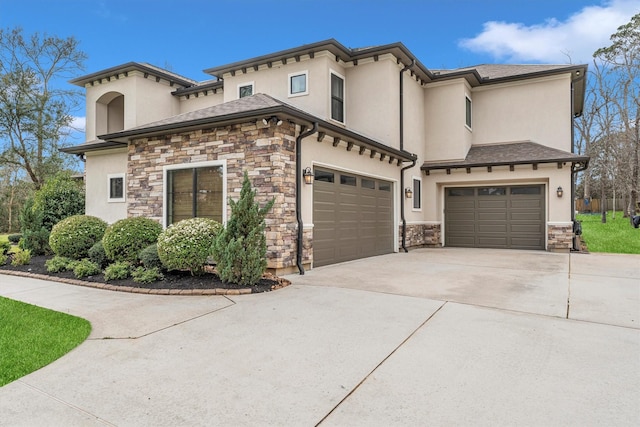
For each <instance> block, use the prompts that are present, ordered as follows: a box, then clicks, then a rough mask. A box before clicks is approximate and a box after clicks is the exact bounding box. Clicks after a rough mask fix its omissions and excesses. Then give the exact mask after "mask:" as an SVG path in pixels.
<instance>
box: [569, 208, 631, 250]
mask: <svg viewBox="0 0 640 427" xmlns="http://www.w3.org/2000/svg"><path fill="white" fill-rule="evenodd" d="M576 219H577V220H578V221H582V240H583V241H584V242H585V244H586V245H587V249H588V250H589V252H607V253H616V254H640V228H633V226H632V225H631V224H630V222H629V218H623V217H622V212H616V217H615V219H613V215H612V212H611V211H609V212H607V222H606V224H603V223H602V218H601V215H600V214H580V215H576Z"/></svg>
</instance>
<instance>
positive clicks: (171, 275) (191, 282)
mask: <svg viewBox="0 0 640 427" xmlns="http://www.w3.org/2000/svg"><path fill="white" fill-rule="evenodd" d="M50 258H51V257H50V256H34V257H31V262H30V263H29V264H28V265H20V266H13V265H11V262H10V260H8V261H7V263H6V264H5V265H0V273H7V274H12V273H13V274H18V275H26V276H29V277H37V276H43V278H47V279H49V280H53V281H61V282H65V283H72V284H80V285H83V286H91V287H99V288H104V289H111V290H123V291H126V292H140V293H161V294H178V293H180V294H199V295H201V294H214V292H206V291H209V290H216V292H215V294H220V295H222V294H236V295H237V294H240V293H260V292H269V291H273V290H276V289H280V288H282V287H285V286H288V285H289V284H290V282H289V281H288V280H286V279H282V278H279V277H276V276H273V275H270V274H265V275H264V276H263V277H262V279H261V280H260V281H259V282H258V284H256V285H254V286H252V287H250V288H247V287H244V286H239V285H235V284H232V283H223V282H222V281H221V280H220V278H219V277H218V275H217V274H215V272H207V273H204V274H203V275H200V276H192V275H191V274H190V273H189V272H183V271H169V272H166V271H165V272H163V274H164V279H163V280H159V281H157V282H153V283H137V282H134V281H133V279H131V278H129V279H124V280H111V281H109V282H105V280H104V275H103V274H102V273H101V274H97V275H95V276H89V277H83V278H82V279H77V278H76V277H75V276H74V274H73V272H72V271H65V272H61V273H49V272H48V271H47V267H46V266H45V262H46V261H47V260H48V259H50ZM75 282H78V283H75ZM174 290H175V292H174ZM189 291H192V292H189ZM198 291H203V292H198Z"/></svg>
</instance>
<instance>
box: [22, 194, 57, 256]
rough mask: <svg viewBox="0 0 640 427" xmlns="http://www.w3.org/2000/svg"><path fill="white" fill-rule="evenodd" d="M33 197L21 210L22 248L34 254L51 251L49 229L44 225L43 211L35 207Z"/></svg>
mask: <svg viewBox="0 0 640 427" xmlns="http://www.w3.org/2000/svg"><path fill="white" fill-rule="evenodd" d="M33 203H34V202H33V199H29V200H27V201H26V202H25V204H24V206H23V207H22V210H21V211H20V227H21V228H20V230H21V231H22V239H20V242H19V243H18V246H19V247H20V249H28V250H30V251H31V253H32V254H33V255H44V254H46V253H49V251H50V250H51V249H50V248H49V230H47V229H46V228H45V227H44V226H43V225H42V216H43V214H42V211H41V210H38V209H34V206H33Z"/></svg>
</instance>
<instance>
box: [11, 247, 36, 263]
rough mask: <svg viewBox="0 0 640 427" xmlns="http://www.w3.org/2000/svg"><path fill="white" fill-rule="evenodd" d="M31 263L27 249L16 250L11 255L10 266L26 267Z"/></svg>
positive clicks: (29, 252)
mask: <svg viewBox="0 0 640 427" xmlns="http://www.w3.org/2000/svg"><path fill="white" fill-rule="evenodd" d="M30 262H31V251H30V250H29V249H18V250H17V251H15V252H14V253H13V258H12V260H11V265H15V266H17V265H27V264H29V263H30Z"/></svg>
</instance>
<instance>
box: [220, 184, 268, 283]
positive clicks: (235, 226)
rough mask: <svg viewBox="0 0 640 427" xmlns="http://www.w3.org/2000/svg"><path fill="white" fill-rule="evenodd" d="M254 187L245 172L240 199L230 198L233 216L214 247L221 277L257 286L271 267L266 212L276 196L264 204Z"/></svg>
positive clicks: (227, 281)
mask: <svg viewBox="0 0 640 427" xmlns="http://www.w3.org/2000/svg"><path fill="white" fill-rule="evenodd" d="M255 195H256V192H255V191H253V190H251V182H250V181H249V175H248V174H247V172H245V173H244V180H243V182H242V190H241V191H240V199H239V200H238V201H237V202H236V201H234V200H232V199H229V206H230V207H231V218H229V221H227V224H226V226H225V227H224V229H223V230H222V231H221V232H220V233H219V234H218V237H217V238H216V241H215V243H214V245H213V247H212V253H213V258H214V259H215V260H216V262H217V270H218V274H219V275H220V279H222V281H223V282H226V283H236V284H238V285H242V286H253V285H255V284H256V283H258V281H259V280H260V278H261V277H262V275H263V274H264V271H265V270H266V269H267V240H266V237H265V235H264V230H265V221H264V219H265V216H266V215H267V212H269V210H271V208H272V207H273V203H274V202H275V199H272V200H271V201H269V203H267V204H266V205H265V206H264V207H262V208H260V206H259V205H258V203H257V202H256V201H255Z"/></svg>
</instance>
